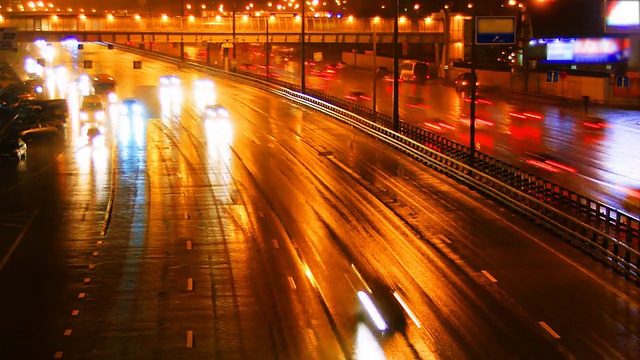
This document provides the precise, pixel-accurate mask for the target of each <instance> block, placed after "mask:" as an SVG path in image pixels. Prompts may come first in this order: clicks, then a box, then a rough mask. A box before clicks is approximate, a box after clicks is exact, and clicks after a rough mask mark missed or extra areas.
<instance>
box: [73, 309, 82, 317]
mask: <svg viewBox="0 0 640 360" xmlns="http://www.w3.org/2000/svg"><path fill="white" fill-rule="evenodd" d="M78 314H80V310H73V311H72V312H71V316H78Z"/></svg>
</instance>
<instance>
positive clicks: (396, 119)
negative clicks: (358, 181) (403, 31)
mask: <svg viewBox="0 0 640 360" xmlns="http://www.w3.org/2000/svg"><path fill="white" fill-rule="evenodd" d="M399 17H400V0H396V14H395V17H394V19H393V131H395V132H399V131H400V113H399V110H398V107H399V105H400V103H399V99H398V96H399V89H398V86H399V85H400V84H399V82H398V77H400V71H399V70H400V69H399V66H400V56H399V54H398V41H399V40H398V18H399Z"/></svg>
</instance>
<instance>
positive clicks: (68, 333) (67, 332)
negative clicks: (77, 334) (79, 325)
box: [64, 329, 73, 336]
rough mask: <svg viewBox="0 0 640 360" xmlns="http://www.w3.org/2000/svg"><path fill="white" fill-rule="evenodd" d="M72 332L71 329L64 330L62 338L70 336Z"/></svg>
mask: <svg viewBox="0 0 640 360" xmlns="http://www.w3.org/2000/svg"><path fill="white" fill-rule="evenodd" d="M72 331H73V330H71V329H67V330H65V331H64V336H71V332H72Z"/></svg>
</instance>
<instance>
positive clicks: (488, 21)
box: [475, 16, 516, 45]
mask: <svg viewBox="0 0 640 360" xmlns="http://www.w3.org/2000/svg"><path fill="white" fill-rule="evenodd" d="M475 40H476V44H478V45H510V44H515V43H516V18H515V16H477V17H476V39H475Z"/></svg>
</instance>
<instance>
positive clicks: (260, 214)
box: [258, 210, 264, 218]
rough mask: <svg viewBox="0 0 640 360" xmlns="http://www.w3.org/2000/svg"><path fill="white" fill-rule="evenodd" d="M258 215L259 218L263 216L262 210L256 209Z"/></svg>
mask: <svg viewBox="0 0 640 360" xmlns="http://www.w3.org/2000/svg"><path fill="white" fill-rule="evenodd" d="M258 216H260V217H261V218H263V217H264V213H263V212H262V211H260V210H258Z"/></svg>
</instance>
